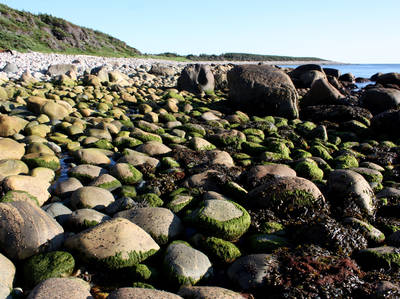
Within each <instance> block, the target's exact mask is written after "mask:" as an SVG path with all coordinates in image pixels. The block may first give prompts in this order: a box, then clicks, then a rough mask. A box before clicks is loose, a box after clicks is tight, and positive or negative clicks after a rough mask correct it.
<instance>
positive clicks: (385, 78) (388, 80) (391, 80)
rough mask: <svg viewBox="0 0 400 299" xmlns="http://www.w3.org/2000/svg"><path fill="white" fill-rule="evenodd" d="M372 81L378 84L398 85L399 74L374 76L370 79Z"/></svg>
mask: <svg viewBox="0 0 400 299" xmlns="http://www.w3.org/2000/svg"><path fill="white" fill-rule="evenodd" d="M371 80H372V81H376V83H379V84H383V85H386V84H395V85H400V73H386V74H376V75H374V76H372V77H371Z"/></svg>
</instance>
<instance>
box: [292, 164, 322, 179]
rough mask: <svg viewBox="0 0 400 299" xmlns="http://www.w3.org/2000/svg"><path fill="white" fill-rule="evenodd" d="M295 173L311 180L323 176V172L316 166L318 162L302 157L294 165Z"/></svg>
mask: <svg viewBox="0 0 400 299" xmlns="http://www.w3.org/2000/svg"><path fill="white" fill-rule="evenodd" d="M294 170H295V171H296V173H297V175H299V176H301V177H304V178H306V179H309V180H311V181H320V180H322V178H323V177H324V172H323V171H322V169H320V168H319V167H318V164H317V163H316V162H315V161H314V160H311V159H304V160H303V161H301V162H299V163H297V164H296V166H295V167H294Z"/></svg>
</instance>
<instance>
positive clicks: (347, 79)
mask: <svg viewBox="0 0 400 299" xmlns="http://www.w3.org/2000/svg"><path fill="white" fill-rule="evenodd" d="M339 80H340V81H345V82H354V81H355V80H356V77H355V76H354V75H353V74H352V73H346V74H343V75H341V76H340V77H339Z"/></svg>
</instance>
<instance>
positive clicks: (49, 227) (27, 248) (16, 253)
mask: <svg viewBox="0 0 400 299" xmlns="http://www.w3.org/2000/svg"><path fill="white" fill-rule="evenodd" d="M0 219H1V221H0V226H1V229H0V247H1V248H2V250H3V251H4V252H5V253H6V255H7V256H8V257H9V258H12V259H25V258H28V257H30V256H32V255H34V254H36V253H39V252H43V251H46V250H54V249H57V248H58V247H60V246H61V244H62V242H63V239H64V237H63V232H64V231H63V228H62V227H61V226H60V225H59V224H58V223H57V222H56V221H55V220H54V219H53V218H51V217H50V216H49V215H48V214H47V213H46V212H44V211H43V210H42V209H40V208H38V207H37V206H35V205H32V204H30V203H28V202H25V201H15V202H10V203H0Z"/></svg>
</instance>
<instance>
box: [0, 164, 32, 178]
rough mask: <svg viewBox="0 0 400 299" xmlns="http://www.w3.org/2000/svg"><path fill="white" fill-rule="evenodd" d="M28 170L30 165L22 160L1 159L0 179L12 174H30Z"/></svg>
mask: <svg viewBox="0 0 400 299" xmlns="http://www.w3.org/2000/svg"><path fill="white" fill-rule="evenodd" d="M28 172H29V168H28V166H27V165H26V164H25V163H24V162H22V161H21V160H13V159H6V160H0V180H3V179H4V178H6V177H8V176H10V175H18V174H28Z"/></svg>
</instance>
